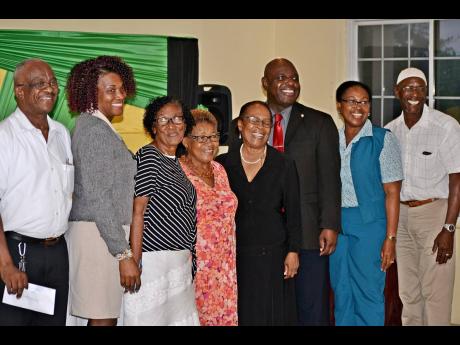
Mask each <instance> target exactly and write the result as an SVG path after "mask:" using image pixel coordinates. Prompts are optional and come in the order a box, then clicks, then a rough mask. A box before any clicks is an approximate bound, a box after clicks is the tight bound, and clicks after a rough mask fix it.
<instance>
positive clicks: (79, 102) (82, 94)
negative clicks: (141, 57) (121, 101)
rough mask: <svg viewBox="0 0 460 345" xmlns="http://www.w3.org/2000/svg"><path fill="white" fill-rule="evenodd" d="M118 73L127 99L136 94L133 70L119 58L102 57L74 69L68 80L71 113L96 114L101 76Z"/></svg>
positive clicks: (82, 63) (77, 65) (68, 99)
mask: <svg viewBox="0 0 460 345" xmlns="http://www.w3.org/2000/svg"><path fill="white" fill-rule="evenodd" d="M107 73H116V74H118V75H119V76H120V78H121V80H122V81H123V86H124V88H125V91H126V97H127V98H131V97H133V96H134V95H135V93H136V82H135V80H134V73H133V70H132V68H131V67H130V66H129V65H128V64H126V63H125V62H124V61H123V59H122V58H120V57H118V56H107V55H102V56H98V57H96V58H94V59H88V60H85V61H82V62H80V63H78V64H76V65H75V66H73V67H72V69H71V71H70V74H69V78H68V79H67V85H66V91H67V103H68V105H69V109H70V111H71V112H75V113H83V112H94V111H95V110H96V109H97V108H98V104H97V83H98V80H99V77H100V76H101V75H104V74H107Z"/></svg>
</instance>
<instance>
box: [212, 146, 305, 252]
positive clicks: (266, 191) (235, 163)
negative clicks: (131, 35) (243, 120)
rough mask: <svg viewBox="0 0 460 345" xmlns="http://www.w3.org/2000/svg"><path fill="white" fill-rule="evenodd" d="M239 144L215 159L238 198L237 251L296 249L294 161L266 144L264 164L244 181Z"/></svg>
mask: <svg viewBox="0 0 460 345" xmlns="http://www.w3.org/2000/svg"><path fill="white" fill-rule="evenodd" d="M240 145H241V144H239V145H237V146H234V147H233V148H234V149H233V150H230V151H229V152H228V153H225V154H222V155H220V156H218V157H217V158H216V161H218V162H219V163H221V164H222V165H223V166H224V168H225V170H226V172H227V176H228V180H229V182H230V187H231V188H232V190H233V192H234V193H235V194H236V196H237V197H238V209H237V211H236V216H235V220H236V239H237V240H236V244H237V252H238V251H239V250H242V249H243V248H254V247H256V248H257V247H262V246H263V247H265V246H268V247H271V246H283V247H284V248H286V250H287V251H288V252H289V251H293V252H298V251H299V249H300V237H301V234H300V207H299V206H300V202H299V184H298V176H297V169H296V168H295V163H294V162H293V161H292V160H289V159H286V157H285V156H284V155H283V154H281V153H279V152H278V151H276V150H275V149H274V148H273V147H271V146H268V147H267V157H266V158H265V162H264V165H263V166H262V168H261V169H260V170H259V172H258V173H257V175H256V176H255V177H254V179H253V180H252V182H248V180H247V177H246V174H245V172H244V169H243V166H242V164H241V158H240V152H239V147H240ZM283 209H284V212H283Z"/></svg>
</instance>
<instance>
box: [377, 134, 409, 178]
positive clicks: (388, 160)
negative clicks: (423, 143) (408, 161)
mask: <svg viewBox="0 0 460 345" xmlns="http://www.w3.org/2000/svg"><path fill="white" fill-rule="evenodd" d="M379 161H380V173H381V175H382V183H388V182H394V181H400V180H402V179H403V178H404V175H403V168H402V161H401V150H400V148H399V144H398V139H397V138H396V136H395V135H394V134H393V133H391V132H386V133H385V138H384V140H383V149H382V152H380V157H379Z"/></svg>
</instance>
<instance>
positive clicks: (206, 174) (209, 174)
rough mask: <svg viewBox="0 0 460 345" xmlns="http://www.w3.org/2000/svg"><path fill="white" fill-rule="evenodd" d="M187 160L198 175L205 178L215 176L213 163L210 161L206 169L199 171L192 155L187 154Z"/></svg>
mask: <svg viewBox="0 0 460 345" xmlns="http://www.w3.org/2000/svg"><path fill="white" fill-rule="evenodd" d="M185 162H186V163H187V165H188V167H189V168H190V170H192V171H193V173H194V174H195V175H197V176H198V177H204V178H212V177H214V171H213V169H212V165H211V163H209V166H208V168H207V169H206V170H205V171H203V172H199V171H198V169H197V168H196V166H195V164H193V161H192V160H191V159H190V157H189V156H188V155H187V156H185Z"/></svg>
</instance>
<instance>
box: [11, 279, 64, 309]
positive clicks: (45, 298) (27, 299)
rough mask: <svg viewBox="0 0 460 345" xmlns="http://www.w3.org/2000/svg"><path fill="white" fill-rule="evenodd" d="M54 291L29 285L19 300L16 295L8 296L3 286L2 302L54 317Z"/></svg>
mask: <svg viewBox="0 0 460 345" xmlns="http://www.w3.org/2000/svg"><path fill="white" fill-rule="evenodd" d="M55 297H56V289H51V288H48V287H46V286H41V285H36V284H31V283H29V288H28V289H24V291H23V292H22V296H21V298H16V294H11V295H10V294H8V291H7V289H6V286H5V291H3V300H2V302H3V303H5V304H10V305H13V306H15V307H19V308H24V309H30V310H35V311H38V312H39V313H44V314H49V315H54V299H55Z"/></svg>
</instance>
